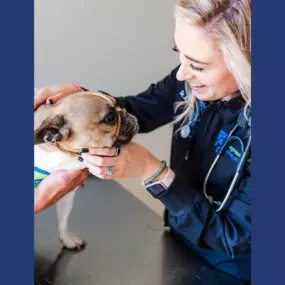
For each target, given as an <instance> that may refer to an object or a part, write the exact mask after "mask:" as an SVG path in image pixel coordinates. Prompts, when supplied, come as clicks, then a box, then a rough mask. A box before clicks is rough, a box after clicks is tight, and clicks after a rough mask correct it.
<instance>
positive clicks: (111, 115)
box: [103, 111, 117, 124]
mask: <svg viewBox="0 0 285 285" xmlns="http://www.w3.org/2000/svg"><path fill="white" fill-rule="evenodd" d="M116 120H117V113H116V111H112V112H111V113H109V114H108V115H107V116H106V117H105V118H104V119H103V122H104V123H106V124H114V123H115V122H116Z"/></svg>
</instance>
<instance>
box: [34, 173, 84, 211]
mask: <svg viewBox="0 0 285 285" xmlns="http://www.w3.org/2000/svg"><path fill="white" fill-rule="evenodd" d="M87 177H88V170H87V169H83V170H72V171H56V172H53V173H51V174H50V175H49V176H48V177H47V178H45V179H44V180H43V181H42V182H41V183H40V184H39V186H38V188H36V189H35V191H34V212H35V213H37V212H40V211H42V210H44V209H46V208H48V207H49V206H51V205H53V204H54V203H56V202H57V201H58V200H59V199H61V198H62V197H63V196H65V195H66V194H68V193H69V192H70V191H72V190H73V189H74V188H76V187H77V186H78V185H81V184H82V183H83V182H84V180H86V179H87Z"/></svg>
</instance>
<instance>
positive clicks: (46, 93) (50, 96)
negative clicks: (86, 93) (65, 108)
mask: <svg viewBox="0 0 285 285" xmlns="http://www.w3.org/2000/svg"><path fill="white" fill-rule="evenodd" d="M82 91H83V89H82V88H81V87H80V86H79V85H77V84H73V83H67V84H57V85H53V86H49V87H44V88H35V90H34V92H35V94H34V110H36V109H37V108H38V107H39V106H40V105H42V104H44V103H45V102H46V101H47V100H49V101H50V103H56V102H57V101H59V100H60V99H62V98H64V97H66V96H68V95H71V94H74V93H77V92H82Z"/></svg>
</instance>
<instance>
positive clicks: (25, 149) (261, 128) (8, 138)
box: [0, 0, 285, 285]
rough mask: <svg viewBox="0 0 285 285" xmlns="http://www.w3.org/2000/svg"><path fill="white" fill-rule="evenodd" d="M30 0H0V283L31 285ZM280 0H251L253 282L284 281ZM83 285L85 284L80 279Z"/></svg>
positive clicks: (284, 58) (283, 62)
mask: <svg viewBox="0 0 285 285" xmlns="http://www.w3.org/2000/svg"><path fill="white" fill-rule="evenodd" d="M33 5H34V2H33V1H31V0H25V1H17V2H15V1H3V3H1V12H2V13H1V17H0V23H1V45H0V46H1V64H0V66H1V69H2V72H1V79H2V80H1V94H2V104H1V106H2V108H1V112H0V116H1V117H0V120H1V135H0V136H1V140H0V141H1V158H2V168H1V173H2V175H1V201H2V205H1V207H0V214H1V220H2V223H1V235H0V236H1V244H2V250H1V253H2V254H1V255H2V256H1V259H2V268H1V269H2V270H1V283H3V284H11V285H13V284H33V268H34V263H33V258H34V257H33V238H34V231H33V217H34V213H33V186H32V183H33V182H32V181H33V134H32V132H33V131H32V128H33V87H34V82H33V78H34V74H33V67H34V41H33V36H34V27H33V19H34V7H33ZM282 5H285V3H284V1H278V3H277V2H276V1H275V2H274V1H273V2H272V1H265V0H258V1H253V4H252V6H253V16H252V26H253V29H252V42H253V44H252V47H253V49H252V63H253V64H252V94H253V108H252V114H253V151H252V157H253V160H252V164H253V180H254V184H253V239H252V284H255V285H262V284H265V285H268V284H283V282H284V272H285V271H284V253H285V246H284V241H285V230H284V226H285V221H284V220H285V214H284V210H285V204H284V201H285V187H284V177H285V174H284V172H285V167H284V162H285V150H284V149H285V140H284V132H285V126H284V124H285V119H284V114H285V110H284V106H285V99H284V98H285V92H284V86H283V84H284V82H285V79H284V77H285V75H284V67H285V56H284V53H285V39H284V22H283V19H284V18H285V16H284V11H285V9H283V7H281V6H282ZM86 285H87V284H86Z"/></svg>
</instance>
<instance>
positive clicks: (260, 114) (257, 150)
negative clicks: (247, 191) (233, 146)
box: [252, 0, 285, 285]
mask: <svg viewBox="0 0 285 285" xmlns="http://www.w3.org/2000/svg"><path fill="white" fill-rule="evenodd" d="M252 2H253V3H252V11H253V13H252V27H253V28H252V94H253V103H252V106H253V107H252V116H253V124H252V125H253V127H252V129H253V136H252V137H253V139H252V143H253V151H252V158H253V159H252V165H253V181H254V183H253V238H252V284H255V285H262V284H265V285H269V284H284V282H285V281H284V274H285V270H284V264H285V261H284V254H285V245H284V244H285V214H284V211H285V203H284V202H285V186H284V178H285V166H284V162H285V135H284V133H285V126H284V125H285V119H284V114H285V109H284V108H285V91H284V83H285V79H284V78H285V73H284V68H285V55H284V53H285V36H284V35H285V33H284V19H285V15H284V11H285V9H284V8H283V7H282V6H285V3H284V1H264V0H258V1H252Z"/></svg>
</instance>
